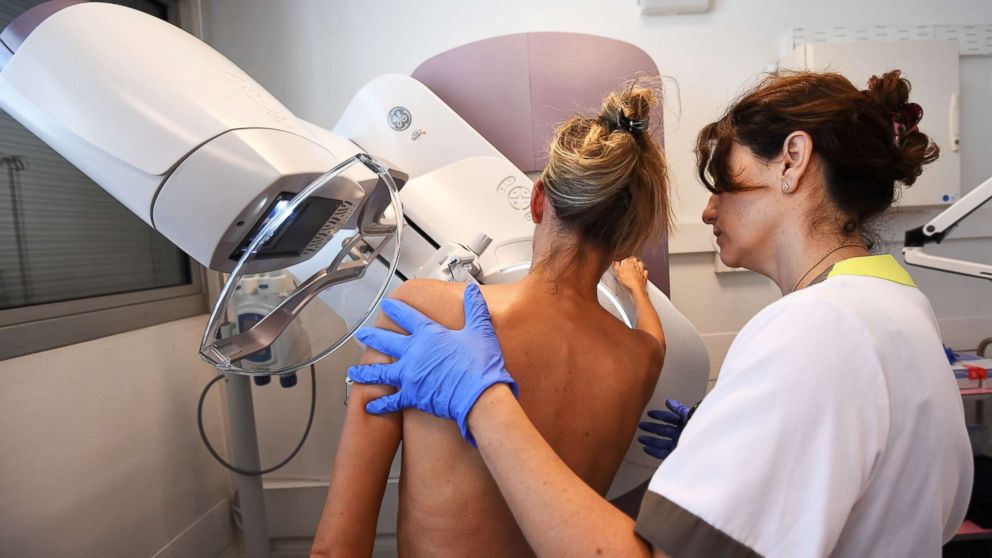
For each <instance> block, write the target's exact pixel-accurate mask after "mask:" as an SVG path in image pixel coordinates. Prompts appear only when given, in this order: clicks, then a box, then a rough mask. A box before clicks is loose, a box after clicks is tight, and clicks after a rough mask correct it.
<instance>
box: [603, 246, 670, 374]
mask: <svg viewBox="0 0 992 558" xmlns="http://www.w3.org/2000/svg"><path fill="white" fill-rule="evenodd" d="M613 272H614V273H615V274H616V276H617V280H618V281H620V284H621V285H623V286H624V287H626V288H627V290H629V291H630V296H631V297H632V298H633V299H634V306H635V307H636V308H637V324H636V325H635V327H636V328H637V329H638V330H640V331H643V332H644V333H647V334H648V335H650V336H651V337H653V338H654V340H655V341H657V342H658V345H659V346H660V347H659V348H660V349H661V355H662V357H664V355H665V349H666V345H665V330H664V328H662V326H661V318H659V317H658V312H657V311H656V310H655V309H654V305H653V304H651V299H650V298H649V297H648V289H647V282H648V270H646V269H644V264H643V263H642V262H641V260H639V259H637V258H635V257H630V258H627V259H625V260H623V261H620V262H614V263H613ZM662 360H664V358H662Z"/></svg>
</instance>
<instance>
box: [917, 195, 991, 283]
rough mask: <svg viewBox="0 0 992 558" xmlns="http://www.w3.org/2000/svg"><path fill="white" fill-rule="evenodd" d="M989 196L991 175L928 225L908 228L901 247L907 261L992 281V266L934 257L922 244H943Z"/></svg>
mask: <svg viewBox="0 0 992 558" xmlns="http://www.w3.org/2000/svg"><path fill="white" fill-rule="evenodd" d="M989 199H992V178H989V179H988V180H986V181H985V182H983V183H981V184H980V185H979V186H978V187H976V188H974V189H973V190H972V191H970V192H968V193H967V194H966V195H965V196H964V197H962V198H961V199H960V200H958V201H957V202H955V203H954V205H952V206H950V207H948V208H947V209H945V210H944V211H943V212H941V213H940V215H937V216H936V217H934V218H933V219H932V220H931V221H930V222H929V223H927V224H926V225H923V226H922V227H918V228H915V229H912V230H909V231H906V241H905V245H904V247H903V249H902V253H903V257H904V258H905V259H906V263H908V264H910V265H915V266H919V267H926V268H930V269H936V270H938V271H947V272H950V273H957V274H959V275H968V276H971V277H979V278H981V279H989V280H992V265H989V264H983V263H978V262H969V261H965V260H959V259H954V258H946V257H942V256H934V255H932V254H927V253H926V252H925V251H924V250H923V247H924V246H925V245H926V244H929V243H931V242H936V243H938V244H939V243H941V242H942V241H943V240H944V238H945V237H946V236H947V234H948V233H950V232H951V231H952V230H954V227H956V226H957V225H958V223H960V222H961V221H963V220H964V219H965V218H966V217H968V216H969V215H971V214H972V213H974V212H975V210H977V209H978V208H979V207H981V206H982V205H983V204H985V202H987V201H989Z"/></svg>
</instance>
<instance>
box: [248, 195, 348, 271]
mask: <svg viewBox="0 0 992 558" xmlns="http://www.w3.org/2000/svg"><path fill="white" fill-rule="evenodd" d="M295 195H296V194H294V193H292V192H282V193H280V194H279V195H278V196H276V198H275V199H274V200H272V204H271V205H269V208H268V209H267V210H266V211H265V218H263V219H261V220H259V221H258V222H257V223H255V226H254V227H252V229H251V232H249V233H248V235H247V236H245V238H244V240H242V241H241V244H240V245H239V246H238V248H237V250H235V251H234V253H232V254H231V259H232V260H238V259H240V258H241V256H242V255H243V254H244V253H245V250H247V249H248V247H249V246H251V243H252V241H253V240H255V237H256V236H257V235H258V233H259V232H260V231H261V230H262V227H264V226H265V224H266V223H268V222H269V220H270V219H272V218H273V217H275V216H276V215H278V214H279V212H280V211H282V210H283V208H285V207H286V206H287V205H288V204H289V200H291V199H292V198H293V196H295ZM340 205H341V201H340V200H334V199H327V198H317V197H312V198H308V199H306V200H304V201H303V203H302V204H301V205H300V206H299V207H298V208H297V209H296V211H295V212H294V213H293V214H292V215H290V216H289V218H288V219H286V221H285V222H283V224H282V226H281V227H279V230H277V231H276V232H275V234H273V235H272V237H271V238H269V239H268V240H267V241H266V242H265V243H264V244H262V246H261V247H259V249H258V253H257V254H256V255H255V259H258V260H264V259H271V258H291V257H296V256H299V255H300V254H302V253H303V250H304V249H305V248H306V247H307V245H308V244H309V243H310V241H311V240H312V239H313V237H314V235H315V234H317V232H318V231H320V228H321V227H322V226H324V223H326V222H327V220H328V219H330V218H331V215H333V214H334V211H335V210H336V209H337V208H338V206H340Z"/></svg>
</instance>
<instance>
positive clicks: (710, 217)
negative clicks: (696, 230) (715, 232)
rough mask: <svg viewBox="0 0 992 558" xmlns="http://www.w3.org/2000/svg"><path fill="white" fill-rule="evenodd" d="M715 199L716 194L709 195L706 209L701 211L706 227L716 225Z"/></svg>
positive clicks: (716, 197)
mask: <svg viewBox="0 0 992 558" xmlns="http://www.w3.org/2000/svg"><path fill="white" fill-rule="evenodd" d="M717 199H718V196H717V195H716V194H712V195H710V201H708V202H707V203H706V207H705V208H704V209H703V222H704V223H706V224H707V225H713V224H714V223H716V215H717V209H716V204H717Z"/></svg>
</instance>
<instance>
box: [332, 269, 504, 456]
mask: <svg viewBox="0 0 992 558" xmlns="http://www.w3.org/2000/svg"><path fill="white" fill-rule="evenodd" d="M382 311H383V312H384V313H385V314H386V315H387V316H389V318H390V319H392V320H393V321H394V322H395V323H396V325H398V326H400V327H401V328H403V329H405V330H406V331H409V332H410V335H402V334H399V333H395V332H392V331H386V330H384V329H379V328H369V327H366V328H362V329H360V330H358V332H357V333H356V334H355V337H356V338H358V340H359V341H361V342H362V343H364V344H365V345H367V346H369V347H371V348H373V349H375V350H377V351H379V352H380V353H383V354H385V355H389V356H391V357H393V358H396V359H398V360H397V361H396V362H394V363H392V364H366V365H361V366H353V367H351V368H350V369H349V370H348V376H350V377H351V379H352V380H354V381H356V382H359V383H363V384H385V385H390V386H394V387H397V388H399V391H397V392H396V393H394V394H392V395H387V396H384V397H380V398H378V399H375V400H372V401H370V402H369V403H368V405H366V406H365V410H366V411H368V412H369V413H372V414H374V415H380V414H383V413H391V412H394V411H399V410H402V409H409V408H415V409H420V410H421V411H424V412H425V413H430V414H432V415H434V416H436V417H441V418H447V419H452V420H454V421H455V422H457V423H458V428H459V429H460V430H461V433H462V436H463V437H464V438H465V439H466V440H468V442H469V443H470V444H472V446H473V447H475V439H474V438H473V437H472V434H471V433H470V432H469V430H468V413H469V411H470V410H472V406H473V405H475V402H476V400H477V399H479V396H480V395H482V392H484V391H486V390H487V389H488V388H490V387H491V386H493V384H498V383H505V384H507V385H509V386H510V389H511V390H512V391H513V395H514V396H516V395H517V383H516V382H515V381H513V378H512V377H511V376H510V373H509V372H507V370H506V365H505V364H504V362H503V351H502V350H501V349H500V347H499V341H498V340H497V339H496V332H495V331H493V323H492V318H491V317H490V316H489V308H488V307H487V306H486V300H485V299H484V298H482V293H481V292H479V287H478V286H477V285H475V284H474V283H472V284H469V285H468V286H467V287H465V327H463V328H462V329H460V330H451V329H448V328H446V327H444V326H442V325H440V324H438V323H437V322H435V321H434V320H432V319H430V318H428V317H427V316H424V315H423V314H421V313H420V312H418V311H416V310H414V309H413V308H412V307H410V306H409V305H407V304H404V303H403V302H400V301H398V300H392V299H387V300H383V301H382Z"/></svg>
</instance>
